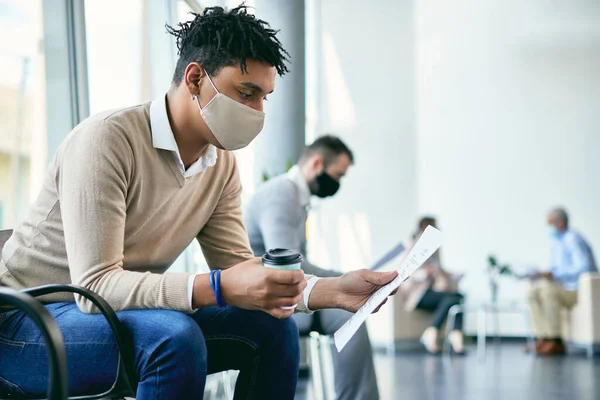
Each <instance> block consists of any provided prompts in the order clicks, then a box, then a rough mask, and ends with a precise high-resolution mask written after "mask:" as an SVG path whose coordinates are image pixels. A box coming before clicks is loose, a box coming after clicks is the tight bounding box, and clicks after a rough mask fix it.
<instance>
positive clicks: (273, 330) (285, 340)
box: [255, 312, 300, 362]
mask: <svg viewBox="0 0 600 400" xmlns="http://www.w3.org/2000/svg"><path fill="white" fill-rule="evenodd" d="M255 326H256V327H258V328H259V329H260V331H261V332H260V337H261V343H260V346H261V347H264V348H268V349H269V351H277V352H279V354H281V355H282V356H284V357H285V358H286V359H288V360H290V361H293V362H299V360H300V342H299V335H298V326H297V325H296V321H294V319H293V318H285V319H277V318H275V317H272V316H271V315H269V314H266V313H263V312H257V313H256V319H255Z"/></svg>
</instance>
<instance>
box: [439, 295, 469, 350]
mask: <svg viewBox="0 0 600 400" xmlns="http://www.w3.org/2000/svg"><path fill="white" fill-rule="evenodd" d="M458 313H464V309H463V306H462V305H460V304H456V305H454V306H452V307H450V309H449V310H448V317H447V318H446V333H445V334H444V340H443V342H442V353H446V354H452V347H451V346H450V341H449V340H448V335H449V334H450V331H451V330H452V328H453V327H454V324H455V322H456V314H458Z"/></svg>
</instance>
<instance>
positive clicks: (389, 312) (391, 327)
mask: <svg viewBox="0 0 600 400" xmlns="http://www.w3.org/2000/svg"><path fill="white" fill-rule="evenodd" d="M432 318H433V315H432V314H431V313H428V312H424V311H414V312H407V311H406V310H405V309H404V303H403V301H402V297H401V296H397V295H396V296H393V297H391V298H389V299H388V302H387V303H386V304H385V305H384V306H383V307H382V308H381V310H379V312H378V313H377V314H374V315H371V316H370V317H369V319H367V327H368V329H369V336H370V338H371V342H372V343H373V346H374V347H376V348H380V349H381V348H383V349H387V350H388V351H396V350H398V351H402V350H405V351H406V350H414V349H417V348H420V344H419V338H420V337H421V334H422V333H423V331H424V330H425V328H427V327H428V326H429V324H431V319H432Z"/></svg>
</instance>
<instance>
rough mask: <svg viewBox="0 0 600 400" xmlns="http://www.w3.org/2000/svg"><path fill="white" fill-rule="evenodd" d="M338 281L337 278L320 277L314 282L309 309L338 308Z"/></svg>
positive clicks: (309, 299)
mask: <svg viewBox="0 0 600 400" xmlns="http://www.w3.org/2000/svg"><path fill="white" fill-rule="evenodd" d="M338 281H339V278H321V279H319V281H318V282H317V283H316V284H315V287H314V288H313V290H312V292H311V293H310V297H309V298H308V304H307V305H306V306H307V307H308V308H309V309H310V310H321V309H323V308H338V307H339V304H338V294H339V293H338V292H339V289H338Z"/></svg>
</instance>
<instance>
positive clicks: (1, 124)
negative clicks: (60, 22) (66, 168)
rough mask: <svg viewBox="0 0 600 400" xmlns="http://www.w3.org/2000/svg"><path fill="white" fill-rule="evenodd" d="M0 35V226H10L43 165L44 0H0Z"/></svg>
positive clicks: (23, 207) (24, 205)
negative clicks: (0, 38)
mask: <svg viewBox="0 0 600 400" xmlns="http://www.w3.org/2000/svg"><path fill="white" fill-rule="evenodd" d="M0 37H2V38H5V39H4V40H2V41H0V228H11V227H13V226H15V225H16V223H17V222H18V221H20V220H21V219H23V217H24V216H25V215H26V213H27V208H28V206H29V204H30V202H31V201H32V200H33V197H34V196H36V195H37V193H38V191H39V188H40V186H41V181H42V177H43V173H44V170H45V167H46V100H45V99H46V93H45V89H46V87H45V70H44V52H43V24H42V0H30V1H21V0H0Z"/></svg>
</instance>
